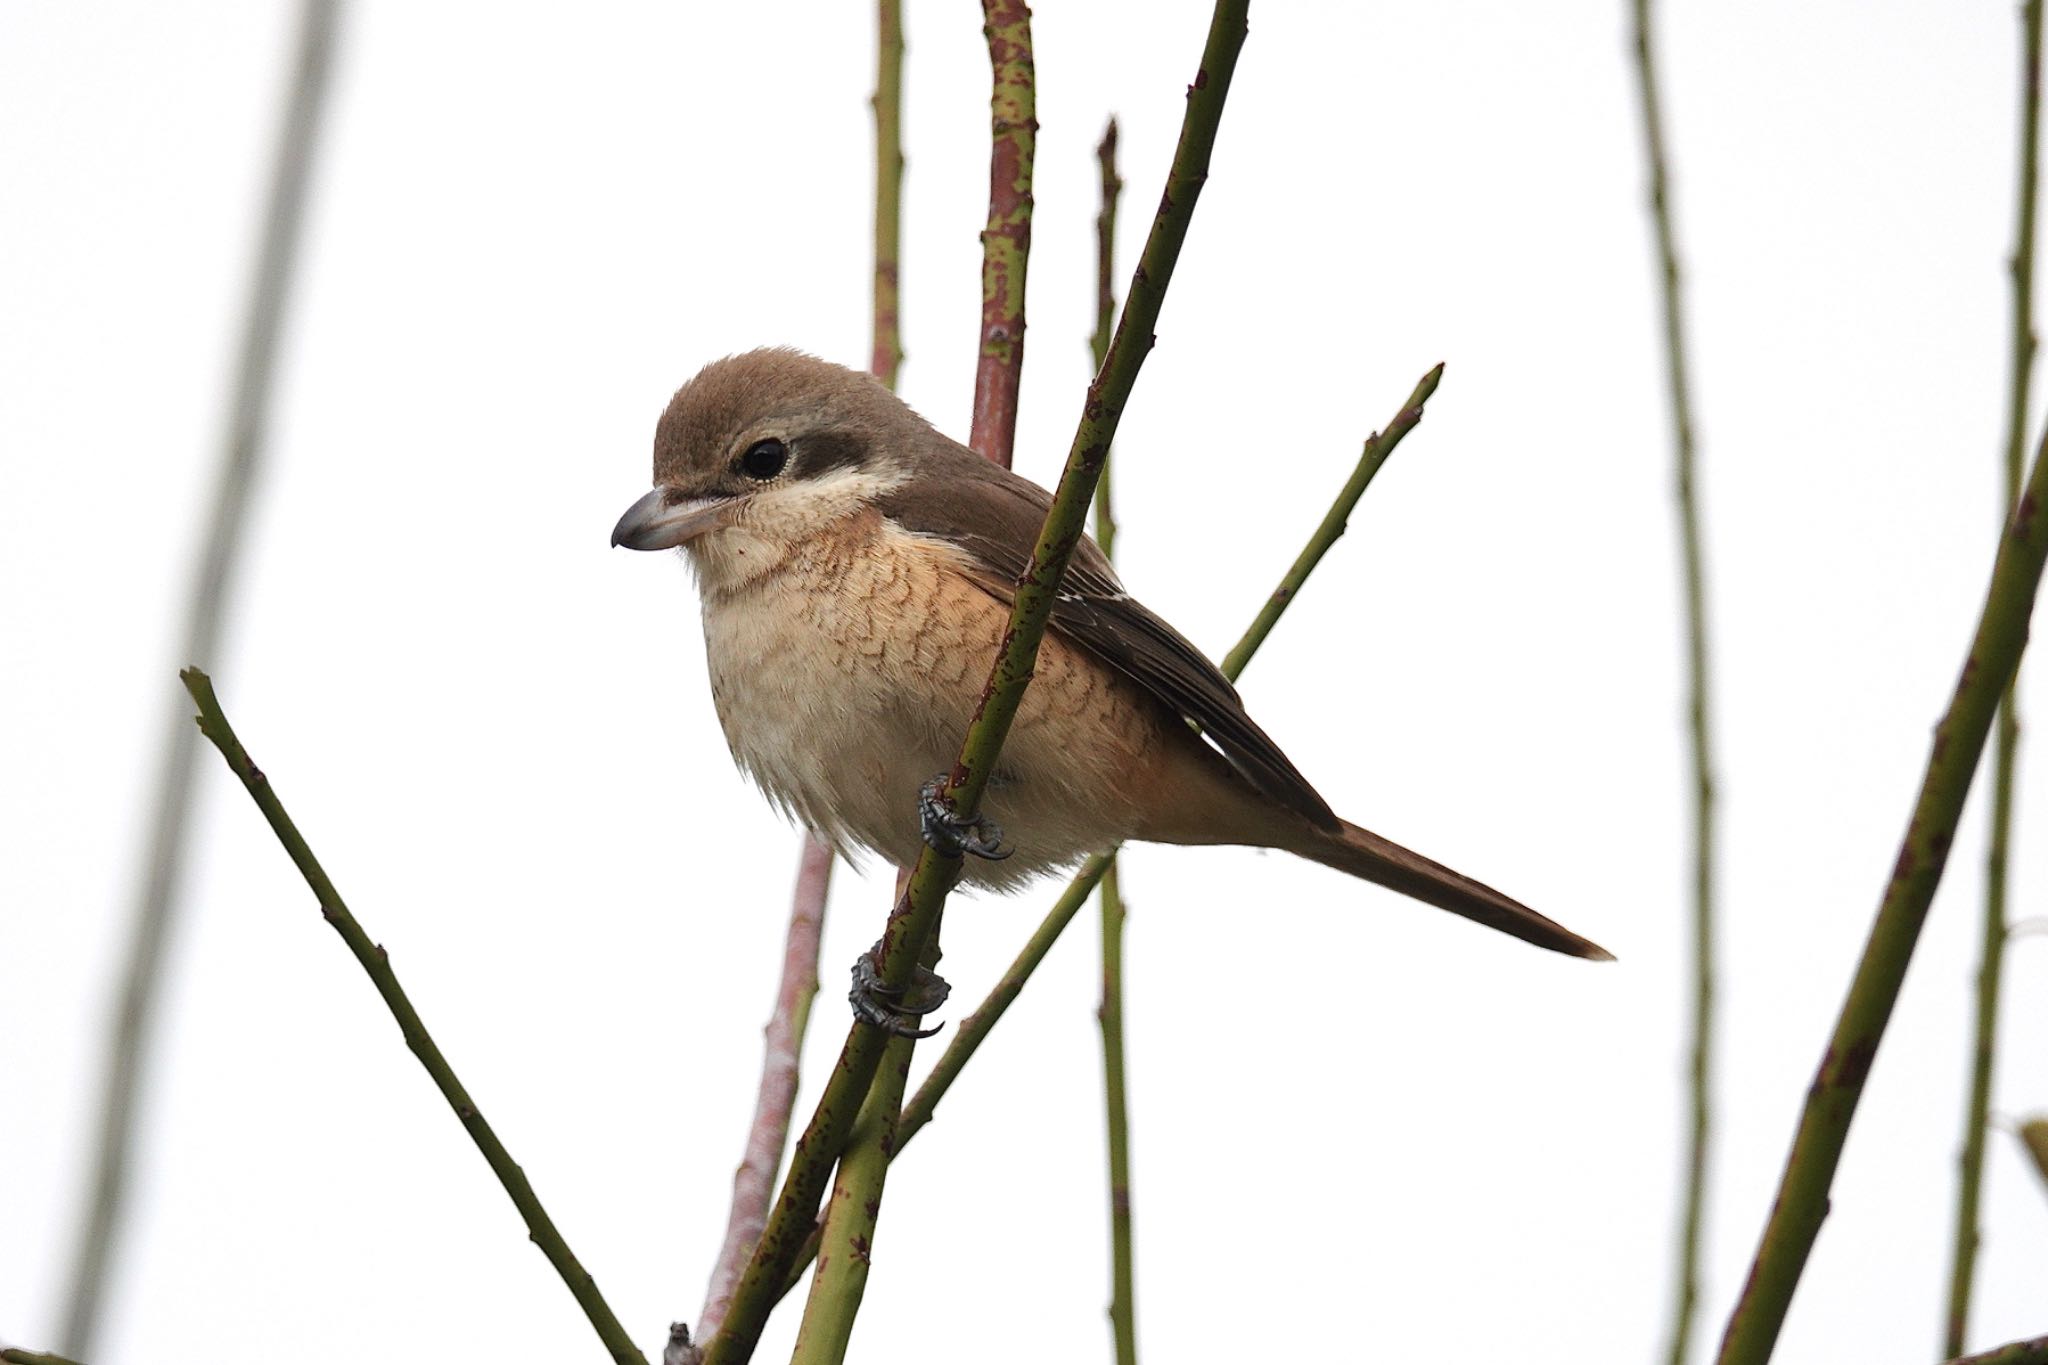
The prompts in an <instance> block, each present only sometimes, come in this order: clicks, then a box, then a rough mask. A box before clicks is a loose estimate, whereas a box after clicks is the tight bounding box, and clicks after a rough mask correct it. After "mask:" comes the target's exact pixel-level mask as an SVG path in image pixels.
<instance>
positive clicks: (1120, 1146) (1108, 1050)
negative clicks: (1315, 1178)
mask: <svg viewBox="0 0 2048 1365" xmlns="http://www.w3.org/2000/svg"><path fill="white" fill-rule="evenodd" d="M1095 161H1096V165H1097V166H1098V167H1099V168H1100V170H1101V172H1102V199H1101V205H1102V207H1101V210H1100V211H1099V212H1098V213H1097V214H1096V215H1095V335H1094V336H1093V337H1092V338H1091V339H1090V342H1089V349H1090V351H1091V353H1092V354H1093V357H1094V360H1095V368H1096V369H1098V370H1100V369H1101V368H1102V362H1103V360H1104V359H1105V358H1106V357H1107V356H1108V355H1109V332H1110V328H1111V326H1112V325H1113V324H1114V322H1115V319H1116V289H1115V268H1116V208H1117V196H1118V194H1119V192H1121V191H1122V189H1123V184H1124V182H1123V181H1122V180H1120V179H1118V178H1117V173H1116V120H1115V119H1113V118H1112V119H1111V120H1110V121H1109V126H1108V127H1107V128H1105V129H1104V130H1103V132H1102V141H1101V142H1100V143H1099V144H1097V146H1096V148H1095ZM1109 476H1110V464H1109V462H1108V461H1104V463H1103V466H1102V479H1101V481H1100V482H1098V483H1097V484H1096V485H1095V543H1096V544H1097V545H1098V546H1100V547H1101V549H1102V555H1103V558H1105V559H1108V560H1111V561H1114V559H1115V557H1116V513H1115V510H1114V509H1113V508H1112V506H1111V505H1110V485H1109ZM1101 902H1102V1003H1101V1004H1100V1005H1099V1006H1097V1007H1096V1011H1095V1018H1096V1021H1097V1023H1099V1024H1100V1025H1101V1028H1102V1110H1103V1115H1104V1120H1105V1125H1106V1127H1107V1129H1108V1133H1109V1250H1110V1280H1109V1283H1110V1292H1109V1325H1110V1332H1111V1334H1112V1335H1113V1337H1114V1338H1115V1341H1116V1360H1117V1365H1137V1360H1138V1328H1137V1319H1136V1314H1135V1310H1134V1305H1133V1301H1132V1294H1133V1287H1134V1284H1135V1281H1136V1276H1135V1274H1134V1273H1133V1268H1132V1260H1131V1254H1132V1251H1131V1106H1130V1096H1129V1094H1128V1092H1127V1090H1126V1088H1125V1070H1126V1064H1125V1057H1124V920H1125V918H1126V915H1125V911H1124V896H1123V885H1122V877H1121V876H1120V869H1119V867H1118V865H1117V856H1116V854H1114V853H1111V854H1110V855H1109V865H1108V866H1107V867H1106V868H1104V869H1103V873H1102V896H1101Z"/></svg>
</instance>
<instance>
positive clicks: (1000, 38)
mask: <svg viewBox="0 0 2048 1365" xmlns="http://www.w3.org/2000/svg"><path fill="white" fill-rule="evenodd" d="M981 13H982V18H983V20H984V21H985V22H984V24H983V27H982V33H983V34H984V35H986V36H987V38H988V60H989V66H990V68H991V70H992V72H993V75H994V91H993V93H992V95H991V96H990V99H989V113H990V118H991V123H990V132H991V142H992V145H991V148H990V152H989V165H988V228H987V230H986V231H984V232H983V233H982V235H981V355H980V358H979V359H978V360H977V361H976V362H975V366H974V429H973V432H972V434H971V435H970V436H969V437H968V441H967V443H968V444H969V445H971V446H973V447H974V449H975V450H976V451H977V452H978V453H980V454H981V455H984V456H986V457H987V458H988V459H991V460H994V461H995V462H996V463H997V464H999V465H1001V466H1003V468H1005V469H1008V468H1009V467H1010V451H1011V447H1012V446H1014V445H1015V443H1016V439H1017V392H1018V389H1019V387H1020V385H1021V383H1022V380H1023V374H1024V275H1025V267H1026V265H1027V263H1028V262H1029V260H1030V254H1031V166H1032V162H1033V161H1034V160H1035V159H1036V157H1037V154H1038V99H1037V95H1036V92H1035V90H1034V88H1033V84H1032V82H1033V80H1034V76H1033V72H1032V65H1031V9H1030V7H1029V6H1028V5H1026V4H1024V3H1023V0H982V6H981Z"/></svg>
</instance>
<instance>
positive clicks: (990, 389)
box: [791, 0, 1059, 1365]
mask: <svg viewBox="0 0 2048 1365" xmlns="http://www.w3.org/2000/svg"><path fill="white" fill-rule="evenodd" d="M982 17H983V21H984V23H983V28H982V33H983V35H984V36H985V37H986V38H987V40H988V59H989V72H990V87H991V92H990V96H989V111H990V147H989V190H988V229H987V230H986V231H985V232H983V233H982V234H981V289H982V301H981V347H980V355H979V358H978V359H977V361H976V363H975V369H974V418H973V427H972V429H971V430H970V432H969V434H968V438H967V443H968V445H969V446H970V447H972V448H973V449H974V450H975V451H977V452H978V453H979V454H980V455H981V456H982V457H983V458H984V459H987V460H989V461H991V462H993V463H995V464H999V465H1001V466H1002V467H1003V468H1005V469H1008V468H1009V467H1010V465H1011V460H1012V456H1013V453H1014V451H1015V449H1016V444H1017V397H1018V393H1019V390H1020V389H1021V387H1022V384H1023V381H1024V293H1025V291H1024V281H1025V277H1026V273H1027V271H1028V268H1029V266H1030V263H1031V171H1032V165H1033V162H1034V159H1035V156H1036V149H1037V139H1038V120H1037V118H1036V117H1035V111H1036V107H1037V96H1036V91H1035V90H1034V88H1033V80H1034V70H1033V66H1032V59H1031V11H1030V9H1029V8H1028V7H1027V6H1026V5H1025V3H1024V0H983V3H982ZM1053 572H1054V578H1053V581H1054V582H1057V581H1058V572H1059V571H1058V570H1055V571H1053ZM1034 651H1035V646H1034ZM1027 669H1028V665H1027ZM1001 743H1002V736H1001V735H997V736H996V738H995V740H994V745H995V746H1000V745H1001ZM995 754H996V748H995V747H991V748H990V750H989V757H988V762H989V764H990V765H993V764H994V762H995ZM896 889H897V893H898V894H899V895H901V894H902V893H903V891H904V890H905V887H904V885H903V884H901V883H899V884H898V886H897V888H896ZM945 894H946V893H945V889H944V888H941V889H939V891H938V892H937V896H938V899H939V901H940V902H941V904H943V901H944V898H945ZM938 914H939V912H938V910H937V909H936V908H935V909H934V910H933V918H932V925H931V930H930V933H929V935H928V936H927V937H926V939H925V942H924V946H923V947H922V948H921V949H920V950H919V955H918V961H919V962H921V963H922V964H923V965H925V966H926V967H934V966H937V965H938V959H939V918H938ZM916 1046H917V1040H916V1039H915V1038H902V1037H897V1038H891V1039H890V1040H889V1043H888V1047H887V1049H886V1051H885V1052H884V1053H883V1057H882V1062H881V1067H880V1069H879V1071H878V1073H877V1075H876V1078H875V1080H874V1082H873V1084H872V1085H871V1086H870V1087H869V1089H868V1093H867V1096H866V1098H865V1099H864V1100H863V1101H862V1102H861V1111H860V1116H859V1117H858V1118H857V1119H856V1120H855V1122H854V1126H853V1131H852V1134H851V1136H850V1137H849V1139H848V1147H847V1150H846V1153H845V1155H844V1156H842V1157H841V1158H840V1162H839V1173H838V1176H837V1177H836V1179H835V1180H834V1182H833V1187H832V1198H831V1200H830V1202H828V1203H827V1204H826V1206H825V1219H824V1226H823V1229H822V1231H821V1234H820V1241H819V1252H818V1269H817V1273H816V1274H815V1275H814V1276H813V1277H812V1280H811V1293H810V1297H809V1298H808V1299H807V1300H806V1301H805V1303H804V1316H803V1322H802V1324H801V1326H800V1327H799V1328H798V1330H797V1345H796V1351H795V1354H794V1355H793V1356H792V1357H791V1361H792V1365H838V1363H839V1362H840V1361H842V1360H844V1359H845V1358H846V1350H847V1347H848V1345H849V1344H851V1342H852V1340H853V1322H854V1318H855V1317H856V1316H857V1315H858V1314H859V1313H860V1304H861V1299H862V1297H863V1296H864V1295H865V1294H866V1292H867V1282H868V1267H869V1266H870V1265H871V1264H873V1251H874V1239H875V1230H876V1227H877V1225H878V1224H879V1222H880V1219H881V1213H882V1194H883V1190H884V1188H885V1187H886V1185H887V1183H888V1176H889V1159H890V1158H891V1157H892V1156H894V1155H895V1151H896V1116H897V1112H898V1111H899V1110H900V1109H901V1108H902V1106H903V1092H904V1089H905V1088H906V1086H907V1085H908V1083H909V1078H910V1058H911V1054H912V1052H913V1051H915V1049H916Z"/></svg>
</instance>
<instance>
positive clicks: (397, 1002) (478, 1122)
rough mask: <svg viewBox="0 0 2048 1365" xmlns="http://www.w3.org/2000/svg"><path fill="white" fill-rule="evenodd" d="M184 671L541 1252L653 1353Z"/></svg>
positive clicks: (209, 733)
mask: <svg viewBox="0 0 2048 1365" xmlns="http://www.w3.org/2000/svg"><path fill="white" fill-rule="evenodd" d="M178 676H179V677H180V678H181V679H183V681H184V683H185V690H186V691H187V692H190V693H191V694H192V700H193V701H194V702H195V703H197V704H198V707H199V732H200V733H201V734H203V735H205V736H206V738H207V739H209V740H211V741H212V742H213V745H214V747H215V748H217V749H219V750H220V754H221V757H222V758H224V759H226V760H227V765H228V770H229V771H230V772H232V773H234V775H235V776H236V777H238V778H240V779H241V782H242V785H243V786H244V787H245V788H247V789H248V792H249V796H250V798H251V799H252V800H254V801H255V803H256V808H257V809H258V810H260V811H262V812H263V818H264V820H266V821H267V822H268V823H269V825H270V829H271V832H272V833H274V834H275V835H276V836H277V841H278V843H280V844H282V845H283V846H284V851H285V853H286V854H288V855H289V856H290V858H291V860H292V865H293V866H295V867H297V868H298V869H299V875H300V876H302V877H304V878H305V879H306V885H307V886H308V887H310V888H312V891H313V896H314V898H315V899H316V900H317V901H318V902H319V905H320V915H321V918H323V919H325V920H326V921H327V922H328V923H329V924H330V925H332V926H333V927H334V931H335V932H336V933H337V934H340V935H341V939H342V942H344V943H346V944H347V945H348V950H349V951H350V952H351V953H353V954H355V959H356V961H357V962H359V963H361V964H362V968H363V970H364V971H365V972H366V973H368V974H369V978H370V982H371V984H372V985H374V986H375V987H376V988H377V994H378V995H380V996H382V997H383V999H384V1004H385V1006H386V1007H387V1008H388V1009H389V1010H390V1011H391V1017H392V1018H393V1019H394V1020H396V1021H397V1023H398V1030H399V1032H400V1033H402V1034H403V1035H404V1036H405V1045H406V1046H407V1047H408V1048H410V1049H412V1054H413V1056H415V1057H417V1058H419V1062H420V1065H421V1066H422V1067H425V1068H426V1072H427V1075H428V1076H430V1077H432V1078H433V1081H434V1086H435V1088H436V1089H438V1090H439V1091H440V1092H441V1097H442V1098H443V1099H445V1100H447V1101H448V1107H449V1108H450V1109H453V1110H454V1111H455V1117H456V1118H457V1119H459V1120H460V1121H461V1123H462V1126H463V1129H464V1130H465V1131H467V1132H468V1134H469V1136H470V1140H471V1141H472V1142H474V1143H476V1147H477V1150H478V1151H480V1152H482V1153H483V1156H484V1160H485V1161H486V1162H488V1163H489V1165H490V1168H491V1171H492V1173H493V1174H495V1175H496V1176H497V1177H498V1183H499V1184H500V1185H503V1186H504V1187H505V1193H506V1194H508V1195H510V1196H511V1197H512V1204H513V1206H514V1207H515V1208H517V1209H518V1210H519V1214H520V1216H521V1217H522V1218H524V1219H525V1220H526V1232H527V1235H528V1236H529V1237H530V1238H532V1240H533V1244H534V1245H535V1246H537V1247H539V1248H540V1250H541V1254H542V1255H544V1256H546V1257H547V1258H548V1264H550V1265H552V1266H553V1267H554V1268H555V1273H556V1274H558V1275H560V1276H561V1277H562V1283H563V1284H565V1285H567V1286H568V1287H569V1293H570V1294H571V1295H572V1296H573V1297H574V1298H575V1300H576V1302H577V1305H578V1306H579V1307H581V1308H582V1309H583V1313H584V1316H585V1317H587V1318H589V1319H590V1325H591V1326H592V1327H594V1328H596V1329H597V1335H598V1337H599V1339H600V1340H602V1341H603V1342H604V1345H605V1349H606V1350H607V1351H609V1352H610V1353H611V1357H612V1359H613V1360H614V1361H616V1362H618V1365H646V1358H645V1357H644V1356H642V1355H641V1354H640V1352H639V1351H638V1350H636V1349H635V1348H634V1346H633V1341H632V1338H630V1337H628V1336H627V1335H626V1331H625V1329H624V1328H623V1327H621V1326H619V1320H618V1318H617V1317H615V1316H613V1314H612V1310H611V1306H610V1305H609V1304H607V1303H606V1302H605V1301H604V1296H603V1295H602V1294H600V1293H598V1291H597V1281H596V1280H594V1279H592V1278H591V1275H590V1272H589V1271H587V1270H585V1269H584V1268H583V1265H582V1263H581V1262H580V1261H578V1260H577V1259H576V1256H575V1254H574V1253H573V1252H571V1251H570V1250H569V1244H568V1243H567V1242H566V1241H564V1240H563V1238H562V1234H561V1232H560V1231H559V1230H557V1229H556V1227H555V1223H554V1220H553V1219H552V1218H550V1217H548V1211H547V1210H546V1209H545V1208H543V1207H542V1206H541V1202H540V1197H539V1196H538V1195H536V1194H535V1193H534V1192H533V1186H532V1185H530V1184H528V1183H527V1179H526V1173H525V1172H524V1171H522V1170H520V1169H519V1165H518V1163H517V1162H515V1161H513V1160H512V1154H511V1153H510V1152H507V1151H506V1150H505V1144H504V1143H502V1142H500V1141H499V1140H498V1135H497V1133H496V1132H495V1131H494V1130H493V1129H492V1128H491V1125H490V1124H489V1122H487V1121H486V1120H485V1118H484V1116H483V1114H482V1113H481V1112H479V1111H478V1109H477V1107H476V1102H475V1101H474V1100H472V1099H471V1098H470V1097H469V1092H468V1091H467V1090H465V1089H464V1088H463V1085H462V1082H461V1081H460V1080H459V1079H457V1078H456V1075H455V1068H453V1067H451V1066H450V1065H448V1059H447V1058H446V1057H443V1056H442V1055H441V1049H440V1047H439V1046H438V1045H437V1044H436V1043H435V1042H434V1037H433V1035H432V1034H430V1033H428V1032H427V1026H426V1025H425V1024H423V1023H421V1022H420V1016H419V1014H418V1012H417V1011H415V1010H414V1009H413V1007H412V1001H411V1000H410V999H409V998H407V996H406V993H405V988H404V987H402V986H400V985H399V984H398V976H397V974H396V973H394V972H393V971H392V970H391V960H390V957H389V955H388V954H386V952H385V951H384V948H383V946H382V945H381V944H378V943H374V942H372V941H371V939H370V936H369V935H368V934H366V933H364V932H363V927H362V925H360V924H358V923H357V922H356V917H355V916H354V915H353V914H351V913H349V908H348V905H347V903H346V902H344V901H343V900H342V898H341V893H340V892H339V891H337V890H335V889H334V883H333V882H332V881H330V880H328V877H327V872H326V870H325V869H324V868H322V867H321V866H320V860H319V859H318V858H315V857H314V856H313V850H312V848H311V847H310V846H309V845H308V844H307V843H306V840H305V837H304V836H303V835H301V834H300V833H299V828H298V826H297V825H295V824H293V823H292V818H291V816H290V815H288V814H286V813H285V808H284V803H283V802H281V801H280V800H278V797H277V793H276V792H275V791H274V790H273V789H272V788H271V785H270V779H269V778H268V777H266V776H264V774H263V770H262V769H260V768H258V767H257V766H256V764H255V761H254V760H253V759H251V758H250V757H249V751H248V750H247V749H244V748H243V747H242V741H241V740H240V739H238V738H236V736H235V732H234V728H233V727H232V726H230V725H229V724H228V718H227V716H226V715H225V714H224V713H223V712H222V711H221V707H220V699H219V698H218V697H216V696H215V695H214V692H213V680H212V679H211V678H209V677H207V676H206V675H205V674H204V673H202V672H200V671H199V670H198V669H196V668H188V669H186V670H184V671H183V672H182V673H180V674H179V675H178Z"/></svg>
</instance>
